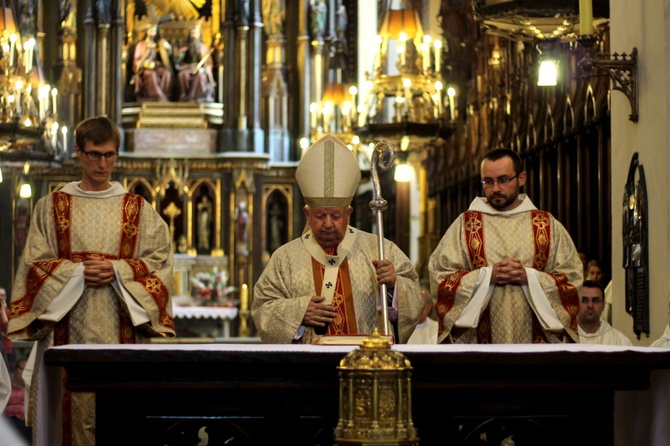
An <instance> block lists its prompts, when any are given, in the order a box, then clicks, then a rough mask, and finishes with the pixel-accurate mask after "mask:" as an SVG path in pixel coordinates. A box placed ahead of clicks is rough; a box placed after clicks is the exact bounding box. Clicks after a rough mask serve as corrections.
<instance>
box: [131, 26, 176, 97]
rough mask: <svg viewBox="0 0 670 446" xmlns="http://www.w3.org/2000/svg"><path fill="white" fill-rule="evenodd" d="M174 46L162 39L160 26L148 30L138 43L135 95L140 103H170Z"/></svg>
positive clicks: (150, 27) (133, 81)
mask: <svg viewBox="0 0 670 446" xmlns="http://www.w3.org/2000/svg"><path fill="white" fill-rule="evenodd" d="M171 56H172V45H170V44H169V43H168V42H167V41H166V40H164V39H162V38H161V37H160V35H159V33H158V25H156V24H152V25H150V26H149V29H147V32H146V35H145V37H144V39H143V40H140V41H139V42H137V45H136V46H135V54H134V58H133V72H134V73H135V74H134V75H133V78H132V80H131V83H134V85H135V95H136V97H137V100H138V101H139V102H145V101H169V100H170V92H171V91H172V82H173V78H172V62H171Z"/></svg>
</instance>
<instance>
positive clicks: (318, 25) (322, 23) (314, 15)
mask: <svg viewBox="0 0 670 446" xmlns="http://www.w3.org/2000/svg"><path fill="white" fill-rule="evenodd" d="M327 15H328V7H327V6H326V0H316V1H315V2H314V3H313V4H312V8H311V21H312V22H311V25H312V38H313V39H315V40H320V39H322V38H323V33H324V32H325V31H326V16H327Z"/></svg>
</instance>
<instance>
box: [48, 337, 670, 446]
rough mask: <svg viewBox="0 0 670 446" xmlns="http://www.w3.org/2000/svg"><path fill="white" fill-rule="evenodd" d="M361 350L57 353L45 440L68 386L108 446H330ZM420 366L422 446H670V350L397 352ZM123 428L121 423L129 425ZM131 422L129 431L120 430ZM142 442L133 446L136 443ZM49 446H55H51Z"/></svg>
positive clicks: (417, 397) (143, 348)
mask: <svg viewBox="0 0 670 446" xmlns="http://www.w3.org/2000/svg"><path fill="white" fill-rule="evenodd" d="M354 348H357V347H353V346H314V345H263V344H262V345H241V344H197V345H195V344H193V345H188V344H179V345H168V344H148V345H126V346H122V345H69V346H62V347H55V348H51V349H48V350H47V351H46V352H45V355H44V365H45V367H44V368H43V369H42V370H43V372H44V373H42V374H41V375H40V379H41V381H40V389H42V391H43V393H42V394H41V395H43V397H42V398H43V402H44V410H42V411H40V415H38V425H39V426H46V427H48V428H42V429H40V432H42V434H44V435H50V434H52V433H53V432H54V431H57V426H58V420H57V419H55V417H54V416H53V415H52V414H57V413H59V411H58V410H57V409H56V407H57V401H58V397H59V392H60V390H59V389H62V387H61V386H62V382H63V379H62V372H63V371H66V372H67V378H66V384H65V385H66V386H67V388H68V389H69V390H70V391H73V392H79V391H85V392H96V398H97V439H98V440H97V444H98V445H118V444H124V443H128V442H131V443H133V444H149V445H151V444H155V445H172V446H176V445H194V444H197V443H198V438H199V435H202V434H203V433H206V434H207V436H208V438H209V444H227V445H267V444H291V445H293V446H296V445H297V446H300V445H304V446H316V445H320V446H326V445H332V444H333V442H334V438H333V430H334V428H335V427H336V425H337V422H338V408H339V394H338V389H339V387H338V386H339V381H338V379H339V378H338V370H337V366H338V364H339V362H340V360H341V359H342V358H343V357H344V356H345V355H346V354H347V353H349V352H350V351H352V349H354ZM392 348H393V349H396V350H398V351H399V352H401V353H403V354H405V356H406V357H407V359H408V360H409V361H410V363H411V366H412V370H411V379H412V382H411V388H412V392H411V395H412V402H411V405H412V414H413V415H412V418H413V420H414V423H415V426H416V428H417V431H418V435H419V438H420V443H421V445H450V446H452V445H463V446H469V445H473V446H474V445H494V444H495V445H496V446H499V445H500V444H501V441H502V440H504V439H506V438H510V439H512V440H513V441H514V442H515V443H514V444H515V445H516V446H523V445H539V444H541V445H543V446H564V445H566V444H569V445H594V444H598V445H613V446H630V445H636V446H667V445H668V444H670V423H668V422H667V420H668V419H670V418H669V417H670V410H669V407H670V350H668V349H654V348H647V347H615V346H600V345H580V344H570V345H566V344H558V345H546V344H545V345H538V344H529V345H467V346H465V345H395V346H393V347H392ZM121 413H122V414H123V416H122V419H121V418H120V416H119V414H121ZM120 421H122V424H123V429H120V428H119V422H120ZM131 432H132V433H133V434H132V441H131V437H130V436H129V435H130V434H129V433H131ZM48 438H50V437H48V436H47V437H45V438H44V441H45V442H44V443H39V442H38V444H49V442H48V441H47V439H48Z"/></svg>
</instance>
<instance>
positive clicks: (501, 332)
mask: <svg viewBox="0 0 670 446" xmlns="http://www.w3.org/2000/svg"><path fill="white" fill-rule="evenodd" d="M520 197H521V198H522V202H521V204H520V205H519V206H518V207H517V208H515V209H513V210H511V211H496V210H494V209H493V208H491V207H490V206H488V205H487V204H486V201H485V199H484V198H476V199H475V200H474V201H473V202H472V204H471V205H470V209H469V210H468V211H466V212H464V213H463V214H461V215H460V216H459V217H458V219H457V220H456V221H454V223H453V224H452V225H451V226H450V228H449V229H448V230H447V232H446V233H445V234H444V236H443V237H442V240H440V243H439V244H438V246H437V248H436V249H435V251H434V252H433V254H432V256H431V258H430V261H429V264H428V269H429V274H430V276H431V291H432V292H433V294H434V295H436V296H437V303H436V307H435V309H436V311H437V314H438V317H439V322H440V327H439V330H438V341H439V342H441V343H479V344H490V343H493V344H514V343H516V344H525V343H559V342H578V340H577V339H578V338H577V319H576V317H577V312H578V311H579V293H578V289H579V287H580V286H581V283H582V273H581V271H582V268H581V266H580V264H581V262H580V260H579V256H578V255H577V250H576V248H575V246H574V243H573V242H572V239H571V238H570V235H569V234H568V232H567V231H566V230H565V228H564V227H563V225H561V223H560V222H559V221H557V220H556V219H555V218H554V217H553V216H552V215H551V214H549V213H548V212H545V211H541V210H538V209H537V208H536V207H535V206H534V205H533V203H532V202H531V201H530V199H529V198H528V197H527V196H525V195H523V194H522V195H520ZM506 258H517V259H519V261H520V262H521V263H522V264H523V265H524V266H525V269H526V275H527V277H528V283H527V284H524V285H519V284H509V285H504V286H495V285H491V281H490V279H491V273H492V265H493V264H495V263H497V262H499V261H501V260H503V259H506Z"/></svg>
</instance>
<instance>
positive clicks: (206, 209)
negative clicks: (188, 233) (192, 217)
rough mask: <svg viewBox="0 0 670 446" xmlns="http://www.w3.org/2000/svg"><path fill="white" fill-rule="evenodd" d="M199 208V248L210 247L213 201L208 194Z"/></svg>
mask: <svg viewBox="0 0 670 446" xmlns="http://www.w3.org/2000/svg"><path fill="white" fill-rule="evenodd" d="M197 209H198V250H201V249H202V250H208V249H210V245H209V237H210V233H211V224H212V202H211V201H210V200H209V197H208V196H207V195H203V197H202V199H201V200H200V203H198V205H197Z"/></svg>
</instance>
